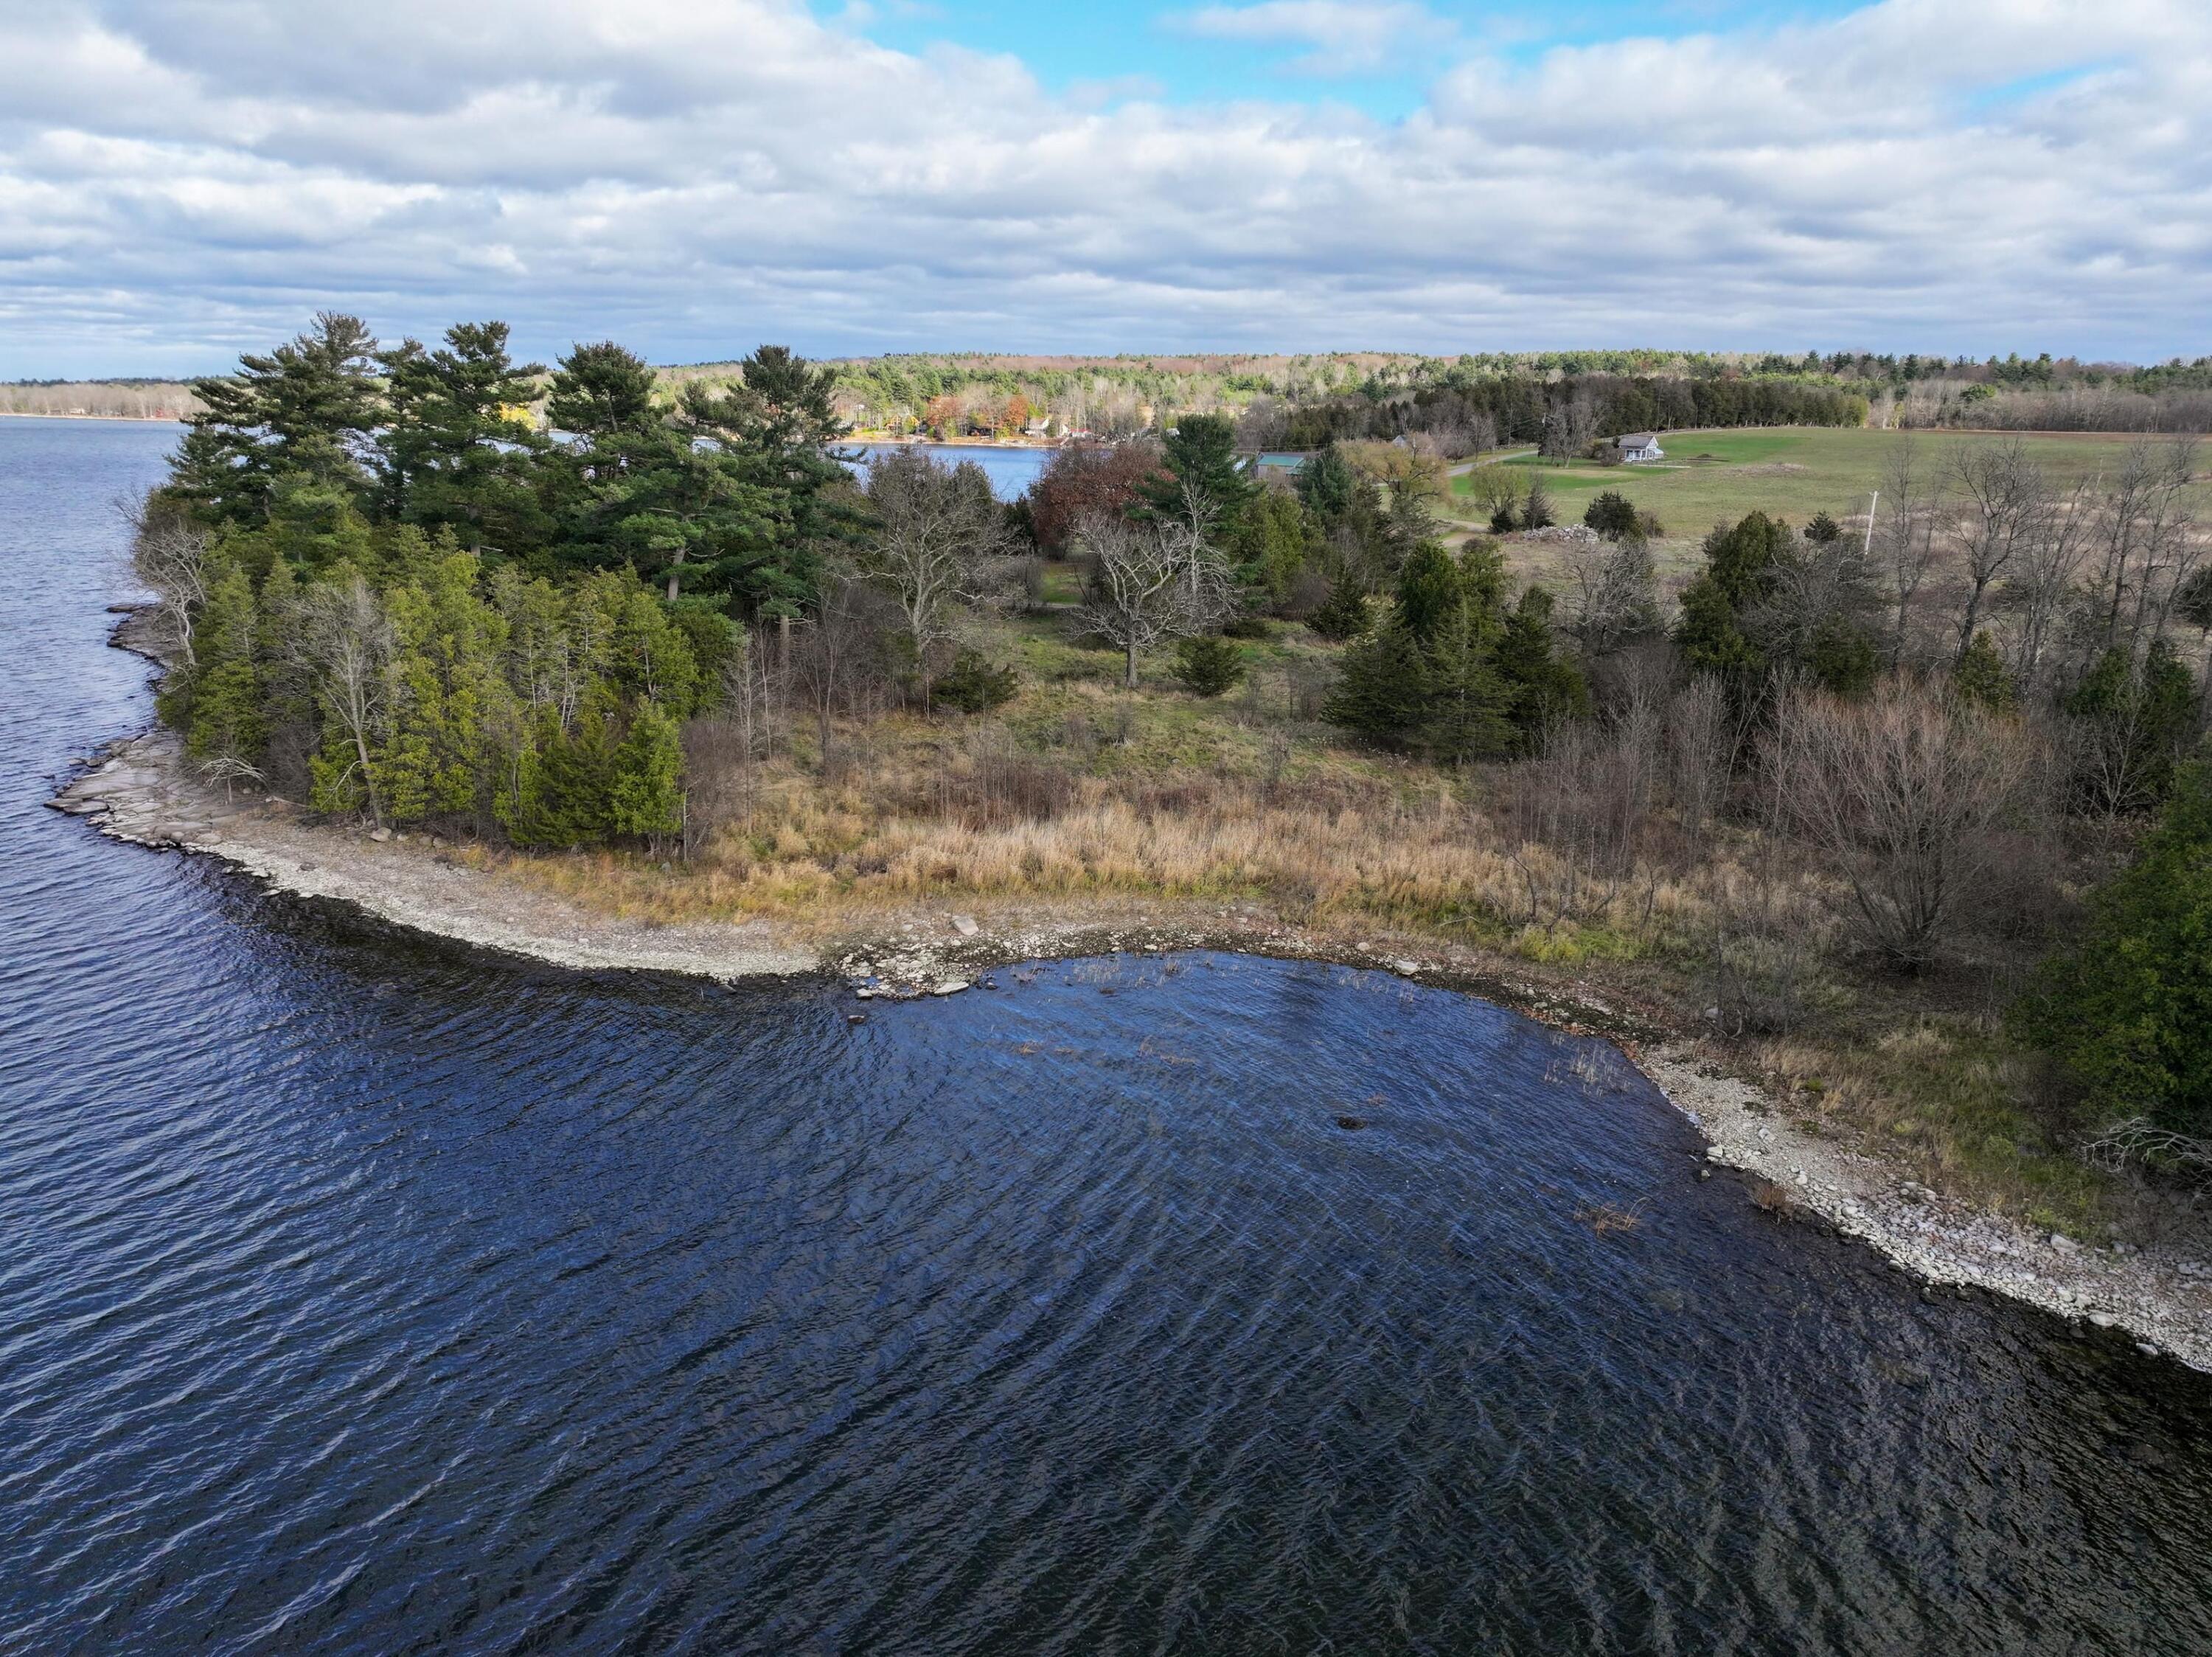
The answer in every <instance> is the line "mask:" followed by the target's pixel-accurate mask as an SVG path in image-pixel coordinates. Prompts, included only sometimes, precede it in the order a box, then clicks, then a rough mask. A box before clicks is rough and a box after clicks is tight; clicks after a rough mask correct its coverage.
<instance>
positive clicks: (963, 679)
mask: <svg viewBox="0 0 2212 1657" xmlns="http://www.w3.org/2000/svg"><path fill="white" fill-rule="evenodd" d="M1020 688H1021V676H1020V675H1019V674H1018V673H1015V671H1014V670H1013V669H1012V667H999V666H996V665H995V664H994V663H993V662H992V661H989V660H988V659H987V657H986V656H985V655H983V654H982V652H981V651H980V650H975V649H963V650H962V651H961V652H960V653H959V655H956V656H954V657H953V658H952V666H951V667H949V668H947V669H946V670H945V677H944V678H942V679H939V680H938V681H937V690H936V699H937V700H938V701H939V702H942V703H944V704H945V705H946V706H947V707H950V708H957V709H958V710H960V711H961V712H962V713H968V714H979V713H981V712H982V711H984V710H986V709H987V708H995V707H998V706H999V705H1000V704H1002V703H1006V702H1011V701H1012V700H1013V697H1014V692H1015V691H1018V690H1019V689H1020Z"/></svg>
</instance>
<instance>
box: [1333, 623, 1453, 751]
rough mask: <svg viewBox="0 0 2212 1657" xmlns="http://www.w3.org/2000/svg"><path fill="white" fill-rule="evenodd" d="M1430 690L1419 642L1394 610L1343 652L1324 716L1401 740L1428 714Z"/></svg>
mask: <svg viewBox="0 0 2212 1657" xmlns="http://www.w3.org/2000/svg"><path fill="white" fill-rule="evenodd" d="M1428 694H1429V674H1428V664H1427V663H1426V662H1425V661H1423V659H1422V656H1421V647H1420V643H1419V641H1418V640H1417V639H1415V638H1414V637H1413V631H1412V630H1411V629H1410V628H1408V627H1407V626H1406V625H1405V624H1404V623H1403V622H1402V621H1401V620H1400V619H1399V618H1397V617H1396V616H1395V615H1394V616H1392V617H1391V618H1389V620H1388V621H1386V622H1384V623H1383V624H1382V625H1381V626H1380V627H1378V628H1376V630H1375V631H1374V632H1373V633H1371V634H1370V635H1369V636H1368V637H1365V638H1363V639H1361V640H1359V641H1358V643H1354V644H1353V645H1352V646H1351V647H1350V648H1349V649H1346V651H1345V653H1344V659H1343V661H1342V662H1341V663H1340V667H1339V670H1338V676H1337V681H1336V686H1335V688H1334V690H1332V691H1330V692H1329V695H1328V701H1327V702H1326V703H1325V704H1322V718H1324V719H1326V720H1328V722H1329V723H1331V724H1332V725H1341V726H1343V727H1344V728H1346V730H1352V731H1357V732H1358V733H1359V734H1361V735H1363V736H1368V737H1372V738H1374V739H1376V740H1378V741H1385V742H1398V741H1403V740H1405V739H1406V736H1407V733H1409V732H1411V731H1413V730H1415V729H1416V728H1419V725H1420V724H1421V722H1422V721H1423V720H1424V719H1425V717H1426V716H1427V714H1428V711H1429V710H1428Z"/></svg>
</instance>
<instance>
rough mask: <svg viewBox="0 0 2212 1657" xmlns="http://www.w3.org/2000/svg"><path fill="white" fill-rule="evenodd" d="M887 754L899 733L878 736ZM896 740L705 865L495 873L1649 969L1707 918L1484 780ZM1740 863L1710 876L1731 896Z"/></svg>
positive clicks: (717, 907)
mask: <svg viewBox="0 0 2212 1657" xmlns="http://www.w3.org/2000/svg"><path fill="white" fill-rule="evenodd" d="M878 736H879V737H880V736H881V733H880V732H878ZM947 746H948V745H947V744H946V743H945V741H944V740H942V739H941V738H940V737H939V736H938V735H937V734H934V733H932V734H930V735H929V736H927V738H917V739H915V740H910V741H908V742H906V743H903V744H897V745H892V746H884V744H882V743H881V742H880V741H879V742H878V746H876V748H875V751H874V752H873V753H872V754H871V755H866V756H864V757H862V758H859V759H856V760H854V761H852V762H851V763H849V764H848V765H846V766H845V767H844V768H843V769H842V771H841V772H840V774H838V775H837V776H836V777H835V778H834V779H825V778H823V777H819V776H817V775H814V774H812V773H811V772H810V771H808V770H807V769H806V768H805V767H803V766H801V765H799V764H796V763H793V762H791V761H778V762H772V763H770V764H769V765H764V766H763V767H762V768H761V775H760V776H759V777H758V779H757V783H756V786H755V788H754V789H752V790H751V797H752V799H753V801H754V802H755V803H754V807H753V810H752V812H751V814H750V818H749V819H747V820H744V821H742V822H738V823H734V824H732V825H729V826H728V827H726V828H725V829H724V830H722V831H721V832H719V833H717V834H715V835H714V836H713V837H712V838H710V839H709V840H708V843H707V844H706V845H705V846H704V848H703V849H702V850H701V851H700V852H699V853H698V854H697V855H696V856H694V857H693V858H692V860H691V861H690V863H689V864H688V865H687V866H682V867H672V868H670V869H669V871H668V872H666V873H664V872H663V868H664V866H663V864H661V863H660V862H656V861H654V860H652V859H649V858H646V857H642V856H635V855H629V854H622V853H615V852H599V853H592V854H571V855H568V856H524V855H519V854H509V855H505V856H498V855H491V856H489V859H488V861H489V862H491V863H492V864H493V865H494V866H496V867H500V868H503V869H504V870H505V871H506V872H507V874H510V875H511V876H513V878H517V879H520V880H526V881H527V882H528V883H530V884H532V885H533V886H539V887H541V888H544V889H550V890H551V891H554V892H558V893H560V894H561V895H562V896H563V897H566V898H568V899H571V900H572V901H574V902H576V903H578V904H580V905H585V906H587V907H592V908H597V909H600V910H602V911H607V912H611V913H613V914H617V915H619V916H620V917H623V918H625V919H629V920H637V921H645V922H648V923H655V922H658V923H683V922H690V921H700V920H732V921H734V920H756V919H769V920H774V921H779V922H782V923H789V924H793V925H796V926H799V927H801V928H808V929H817V928H822V927H827V928H829V929H836V928H838V927H841V926H847V925H850V924H852V923H854V922H855V921H857V920H859V919H860V918H862V917H866V916H868V915H870V914H873V913H878V912H882V911H892V910H899V909H908V908H913V907H916V906H920V905H932V904H942V903H944V902H945V901H948V900H956V901H973V900H985V901H988V900H1015V901H1022V900H1027V901H1040V900H1049V901H1052V902H1055V903H1065V902H1068V901H1080V900H1085V899H1165V900H1170V901H1175V900H1194V901H1200V902H1218V903H1232V902H1233V903H1237V904H1242V905H1255V906H1256V907H1257V909H1258V910H1259V911H1261V913H1263V914H1265V915H1267V916H1268V917H1271V918H1273V919H1276V920H1279V921H1280V922H1282V923H1287V924H1291V925H1296V926H1300V927H1316V926H1320V927H1326V926H1328V925H1330V924H1332V923H1339V922H1348V921H1352V920H1358V921H1361V922H1366V923H1378V924H1381V925H1384V926H1388V927H1391V928H1395V929H1399V930H1401V931H1405V932H1408V933H1413V934H1423V935H1433V936H1437V937H1439V938H1445V939H1449V940H1452V941H1461V942H1477V943H1481V944H1485V945H1487V946H1490V947H1498V948H1503V949H1507V950H1510V951H1513V952H1515V953H1519V954H1521V955H1522V956H1523V957H1525V958H1527V959H1532V960H1540V961H1550V962H1559V963H1565V964H1569V965H1572V964H1576V963H1577V962H1580V961H1583V960H1584V959H1632V958H1634V957H1636V956H1638V955H1639V954H1641V953H1644V951H1646V950H1648V949H1650V947H1654V946H1655V945H1656V944H1658V943H1659V942H1661V941H1662V940H1664V939H1666V938H1668V936H1669V935H1674V934H1676V933H1679V932H1680V931H1681V930H1682V929H1685V928H1686V927H1687V926H1688V925H1690V924H1691V923H1693V922H1694V921H1695V920H1696V919H1697V918H1698V917H1700V916H1701V915H1702V914H1703V913H1704V911H1705V906H1706V900H1705V898H1704V896H1703V895H1701V892H1700V891H1699V886H1698V885H1693V884H1691V883H1686V882H1684V881H1681V880H1676V879H1673V878H1670V877H1669V876H1668V875H1667V874H1665V873H1664V872H1663V871H1662V870H1660V869H1658V868H1638V869H1635V870H1632V872H1631V874H1630V875H1629V876H1628V877H1627V878H1624V879H1620V880H1612V881H1607V882H1594V881H1591V880H1588V879H1587V878H1586V877H1583V878H1578V877H1577V871H1576V870H1574V869H1573V868H1571V866H1570V864H1569V862H1567V860H1566V859H1565V858H1564V857H1563V856H1561V855H1560V854H1559V853H1558V852H1557V851H1555V850H1552V849H1550V848H1548V847H1546V846H1543V845H1539V844H1524V843H1517V842H1516V840H1515V838H1513V837H1512V836H1511V835H1510V833H1508V832H1506V831H1504V829H1502V828H1501V827H1500V826H1499V824H1498V815H1497V814H1493V811H1492V810H1486V809H1485V808H1484V807H1482V806H1480V805H1478V804H1476V803H1474V801H1472V800H1471V799H1470V798H1469V797H1468V796H1469V795H1471V794H1473V793H1474V792H1475V791H1476V789H1475V785H1474V783H1472V782H1469V781H1465V780H1452V779H1445V778H1441V777H1437V775H1436V774H1434V773H1425V774H1423V775H1420V776H1419V777H1414V776H1411V775H1409V776H1407V777H1398V778H1391V777H1380V776H1377V775H1376V774H1374V773H1373V771H1371V769H1354V768H1347V767H1340V766H1334V765H1328V764H1327V763H1313V761H1312V758H1311V756H1309V757H1308V758H1309V763H1308V764H1307V765H1305V766H1304V775H1299V776H1291V777H1285V778H1284V779H1283V780H1280V781H1278V782H1274V783H1268V782H1267V781H1266V780H1264V779H1262V778H1256V777H1238V776H1235V775H1223V774H1221V773H1219V772H1218V771H1213V772H1205V771H1181V772H1178V773H1176V774H1175V775H1173V776H1171V777H1153V776H1151V775H1148V774H1146V772H1145V771H1141V770H1138V771H1130V772H1125V773H1124V772H1117V773H1115V774H1109V775H1096V774H1081V773H1078V772H1076V771H1073V770H1072V769H1070V768H1068V767H1066V766H1064V765H1059V764H1056V763H1055V762H1054V761H1052V760H1050V759H1040V758H1033V757H1025V756H1020V755H1009V754H1007V753H1006V752H1003V750H1002V749H1001V748H1000V746H998V742H997V740H995V739H993V738H991V737H990V736H989V735H988V734H987V733H986V734H980V735H979V737H978V738H976V739H973V740H970V741H969V743H968V744H967V745H965V746H964V747H962V748H959V749H956V750H955V751H953V752H947ZM1741 878H1742V876H1741V871H1739V870H1736V869H1735V868H1733V867H1732V866H1730V865H1728V864H1722V865H1718V866H1717V867H1716V868H1713V869H1712V870H1711V871H1709V872H1708V873H1707V874H1705V875H1703V876H1701V877H1700V884H1702V883H1705V882H1711V883H1716V884H1717V886H1720V887H1722V888H1725V887H1727V886H1729V883H1730V882H1732V881H1734V880H1741Z"/></svg>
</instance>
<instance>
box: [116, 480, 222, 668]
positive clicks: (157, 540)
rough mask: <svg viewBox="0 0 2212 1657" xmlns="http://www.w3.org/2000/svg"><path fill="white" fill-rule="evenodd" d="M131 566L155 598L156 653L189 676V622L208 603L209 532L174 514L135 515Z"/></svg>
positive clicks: (190, 644) (136, 513) (143, 512)
mask: <svg viewBox="0 0 2212 1657" xmlns="http://www.w3.org/2000/svg"><path fill="white" fill-rule="evenodd" d="M131 521H132V522H133V524H134V525H135V526H136V533H134V534H133V536H132V538H131V569H132V570H133V571H135V572H136V573H137V577H138V579H139V580H140V581H142V582H144V583H145V584H146V585H147V587H148V588H150V589H152V591H153V594H154V608H155V617H156V618H157V619H156V630H157V631H156V639H155V649H156V650H157V651H158V652H159V653H160V654H161V655H162V656H163V657H164V658H165V659H166V660H167V661H169V662H170V663H172V664H173V665H174V666H176V667H182V668H185V669H186V670H187V671H189V670H190V669H191V667H192V665H193V661H194V657H193V655H192V618H193V617H194V616H196V615H197V614H198V613H199V612H200V610H201V609H202V608H203V607H204V606H205V605H206V603H207V578H208V572H207V556H208V538H207V532H206V531H205V530H204V529H202V528H201V527H199V526H198V525H197V524H196V523H194V522H192V521H191V519H189V518H186V517H185V516H183V515H181V514H179V513H174V512H161V513H150V512H147V511H144V510H136V511H133V512H131Z"/></svg>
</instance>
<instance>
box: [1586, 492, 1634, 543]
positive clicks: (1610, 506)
mask: <svg viewBox="0 0 2212 1657" xmlns="http://www.w3.org/2000/svg"><path fill="white" fill-rule="evenodd" d="M1583 522H1584V523H1585V524H1587V525H1589V527H1591V528H1592V529H1595V531H1597V533H1599V534H1601V535H1602V536H1604V537H1605V538H1606V539H1607V540H1609V541H1617V540H1619V539H1621V538H1622V537H1623V536H1629V535H1634V534H1636V533H1638V519H1637V515H1636V508H1635V506H1634V505H1633V504H1632V503H1631V502H1630V501H1629V499H1628V497H1627V496H1625V495H1623V494H1622V493H1621V492H1620V490H1617V489H1607V490H1600V491H1599V492H1598V493H1597V494H1595V495H1594V496H1591V497H1590V503H1589V505H1588V506H1587V507H1585V508H1583Z"/></svg>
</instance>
